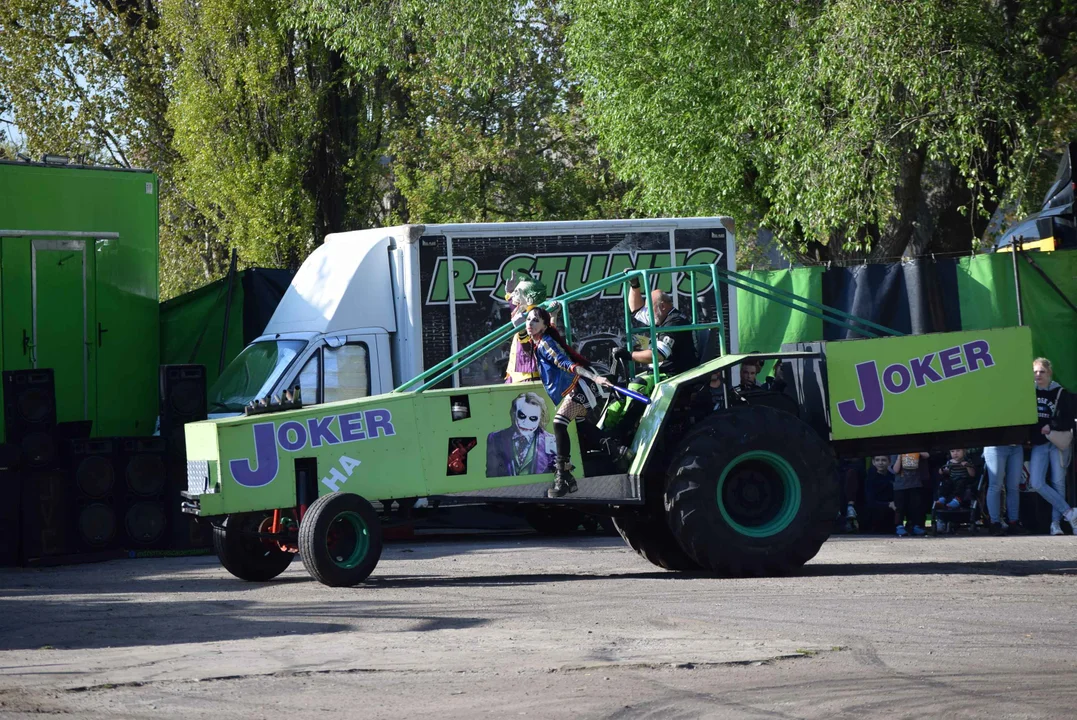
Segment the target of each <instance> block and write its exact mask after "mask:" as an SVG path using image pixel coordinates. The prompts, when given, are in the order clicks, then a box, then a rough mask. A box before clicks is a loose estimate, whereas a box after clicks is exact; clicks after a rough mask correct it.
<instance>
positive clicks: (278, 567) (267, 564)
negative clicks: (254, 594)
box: [213, 512, 295, 582]
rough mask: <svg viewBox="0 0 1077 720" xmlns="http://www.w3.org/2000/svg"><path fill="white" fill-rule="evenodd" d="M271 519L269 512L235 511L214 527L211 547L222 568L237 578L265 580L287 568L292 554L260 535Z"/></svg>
mask: <svg viewBox="0 0 1077 720" xmlns="http://www.w3.org/2000/svg"><path fill="white" fill-rule="evenodd" d="M272 521H273V516H272V514H271V513H265V512H251V513H238V514H236V515H229V516H228V517H226V518H225V519H224V522H223V523H221V525H219V526H215V527H214V528H213V549H214V550H216V551H217V557H218V558H219V559H220V561H221V565H223V566H224V569H225V570H227V571H228V572H230V573H232V574H233V575H235V576H236V577H237V578H239V579H240V580H248V581H250V582H265V581H266V580H272V579H273V578H275V577H277V576H278V575H280V574H281V573H282V572H284V571H285V570H287V569H288V566H289V565H291V564H292V558H294V557H295V555H294V554H292V553H290V552H287V551H286V550H281V549H280V546H279V545H277V543H275V542H273V541H271V540H267V539H265V538H264V537H262V535H264V534H265V533H268V532H269V530H270V526H271V525H272Z"/></svg>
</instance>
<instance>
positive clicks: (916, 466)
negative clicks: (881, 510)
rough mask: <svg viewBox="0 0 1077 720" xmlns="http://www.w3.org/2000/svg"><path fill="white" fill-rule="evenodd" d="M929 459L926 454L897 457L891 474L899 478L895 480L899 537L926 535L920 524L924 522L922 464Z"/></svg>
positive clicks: (904, 454)
mask: <svg viewBox="0 0 1077 720" xmlns="http://www.w3.org/2000/svg"><path fill="white" fill-rule="evenodd" d="M928 457H929V455H928V454H927V453H926V452H922V453H903V454H901V455H898V456H896V458H895V459H894V464H893V466H892V467H891V468H890V472H892V473H894V475H896V476H897V477H895V478H894V508H895V509H894V522H895V523H896V524H897V530H896V534H897V536H898V537H908V536H909V535H910V534H912V535H915V536H917V537H920V536H922V535H924V534H925V533H924V528H923V526H922V525H921V524H920V523H921V522H923V514H922V512H921V511H922V509H923V507H922V506H921V504H920V488H922V487H923V482H922V481H921V480H920V464H921V463H926V461H927V459H928Z"/></svg>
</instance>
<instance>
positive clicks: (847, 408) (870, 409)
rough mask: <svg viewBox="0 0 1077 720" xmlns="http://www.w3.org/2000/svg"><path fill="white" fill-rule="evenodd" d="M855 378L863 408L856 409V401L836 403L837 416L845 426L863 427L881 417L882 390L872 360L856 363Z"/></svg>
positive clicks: (882, 405)
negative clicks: (858, 385) (839, 416)
mask: <svg viewBox="0 0 1077 720" xmlns="http://www.w3.org/2000/svg"><path fill="white" fill-rule="evenodd" d="M856 378H857V382H859V384H860V397H861V398H862V400H863V403H864V406H863V408H862V409H861V408H860V407H857V401H856V400H842V401H841V402H839V403H838V414H839V415H841V419H842V420H843V421H844V422H845V424H846V425H850V426H852V427H864V426H866V425H871V424H872V423H873V422H875V421H876V420H878V419H879V418H881V417H882V416H883V407H884V405H885V402H884V400H883V389H882V387H881V386H880V385H879V372H878V368H877V366H876V365H875V361H874V360H869V361H868V362H862V363H858V364H857V366H856Z"/></svg>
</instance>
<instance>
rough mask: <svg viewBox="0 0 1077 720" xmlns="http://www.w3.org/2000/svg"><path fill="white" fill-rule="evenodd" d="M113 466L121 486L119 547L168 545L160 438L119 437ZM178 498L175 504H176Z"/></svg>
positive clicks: (166, 495) (165, 479)
mask: <svg viewBox="0 0 1077 720" xmlns="http://www.w3.org/2000/svg"><path fill="white" fill-rule="evenodd" d="M120 443H121V447H120V453H119V457H118V462H117V467H118V468H119V470H120V482H121V483H122V485H123V524H122V540H121V543H122V544H123V547H124V548H125V549H128V550H132V549H139V548H143V549H164V548H166V547H167V546H168V544H169V543H168V539H169V536H168V531H169V524H170V523H169V505H170V504H172V497H171V493H170V492H169V488H168V467H167V464H166V462H165V459H166V450H167V443H166V441H165V439H164V438H161V437H138V438H122V439H121V440H120ZM179 501H180V499H179V495H176V497H175V504H176V505H177V506H178V505H179Z"/></svg>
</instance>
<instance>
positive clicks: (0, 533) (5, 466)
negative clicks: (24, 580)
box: [0, 444, 22, 567]
mask: <svg viewBox="0 0 1077 720" xmlns="http://www.w3.org/2000/svg"><path fill="white" fill-rule="evenodd" d="M18 466H19V451H18V448H16V447H15V446H14V445H4V444H0V497H3V502H0V567H6V566H9V565H18V563H19V558H20V556H21V552H20V551H21V546H22V482H21V481H20V478H19V470H18Z"/></svg>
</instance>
